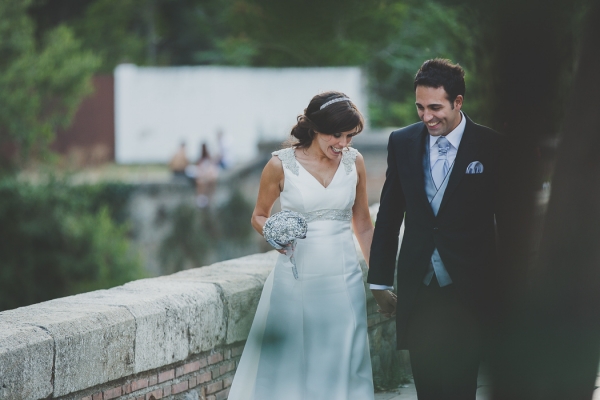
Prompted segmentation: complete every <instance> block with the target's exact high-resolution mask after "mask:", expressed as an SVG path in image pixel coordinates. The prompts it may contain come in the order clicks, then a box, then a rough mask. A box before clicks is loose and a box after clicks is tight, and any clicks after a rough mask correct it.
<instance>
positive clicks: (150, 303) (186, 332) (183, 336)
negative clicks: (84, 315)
mask: <svg viewBox="0 0 600 400" xmlns="http://www.w3.org/2000/svg"><path fill="white" fill-rule="evenodd" d="M77 297H78V299H77V301H79V302H85V303H90V304H104V305H111V306H119V307H121V308H123V309H126V310H128V311H129V312H130V313H131V315H133V317H134V318H135V322H136V332H135V335H136V336H135V337H136V340H135V366H134V372H135V373H138V372H142V371H148V370H151V369H155V368H159V367H162V366H164V365H169V364H173V363H174V362H177V361H182V360H185V359H186V358H187V357H188V356H189V354H190V347H191V346H190V343H194V344H195V345H194V348H198V349H200V350H199V351H196V352H200V351H205V350H208V349H211V348H213V347H215V346H217V345H219V344H221V343H222V342H223V341H224V338H225V323H226V320H225V316H224V306H223V301H222V299H221V295H220V293H219V290H218V289H217V287H216V286H215V285H214V284H211V283H199V282H179V281H169V280H165V279H161V278H153V279H141V280H138V281H134V282H130V283H128V284H126V285H124V286H120V287H116V288H113V289H109V290H99V291H95V292H90V293H86V294H84V295H81V296H77ZM62 300H63V301H70V298H65V299H62ZM196 343H198V345H196Z"/></svg>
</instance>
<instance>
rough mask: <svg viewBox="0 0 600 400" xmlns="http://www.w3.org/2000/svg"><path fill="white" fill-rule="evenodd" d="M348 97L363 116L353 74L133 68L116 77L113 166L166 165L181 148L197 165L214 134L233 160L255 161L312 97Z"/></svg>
mask: <svg viewBox="0 0 600 400" xmlns="http://www.w3.org/2000/svg"><path fill="white" fill-rule="evenodd" d="M328 90H337V91H341V92H344V93H346V94H347V95H348V96H349V97H350V98H351V99H352V100H353V102H354V103H355V104H356V105H357V106H358V107H359V109H360V110H361V112H363V114H365V117H366V111H367V97H366V93H365V90H364V81H363V77H362V73H361V70H360V69H359V68H358V67H335V68H238V67H206V66H198V67H165V68H156V67H136V66H134V65H131V64H123V65H119V66H118V67H117V68H116V70H115V136H116V138H115V147H116V149H115V152H116V161H117V162H118V163H124V164H129V163H165V162H168V160H169V159H170V157H171V156H172V155H173V153H174V152H175V151H176V150H177V148H178V146H179V142H181V141H182V140H185V141H186V143H187V149H188V156H189V157H190V160H192V161H195V160H196V159H197V158H198V156H199V148H200V144H201V143H202V142H204V141H206V142H207V143H208V145H209V150H210V151H211V154H216V153H217V152H218V151H217V150H218V149H217V141H216V132H217V131H218V130H219V129H221V130H222V131H223V132H224V133H225V136H226V137H227V138H228V141H229V142H230V144H231V151H232V153H233V158H234V159H236V160H237V161H238V162H239V161H246V160H249V159H251V158H252V157H254V156H255V155H256V152H257V147H256V145H257V143H258V142H259V141H260V140H261V139H275V140H281V141H284V140H286V139H287V138H288V135H289V132H290V129H291V127H292V126H293V125H294V124H295V122H296V117H297V115H298V114H301V113H302V112H303V110H304V108H305V107H306V106H307V105H308V102H309V101H310V99H311V98H312V96H314V95H315V94H317V93H320V92H324V91H328Z"/></svg>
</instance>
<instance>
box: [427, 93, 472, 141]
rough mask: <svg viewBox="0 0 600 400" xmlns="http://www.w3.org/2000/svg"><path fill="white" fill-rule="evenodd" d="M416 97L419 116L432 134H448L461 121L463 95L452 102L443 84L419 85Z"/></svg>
mask: <svg viewBox="0 0 600 400" xmlns="http://www.w3.org/2000/svg"><path fill="white" fill-rule="evenodd" d="M416 97H417V99H416V105H417V112H418V113H419V118H420V119H421V121H423V122H424V123H425V126H426V127H427V130H428V131H429V134H430V135H431V136H440V135H441V136H446V135H447V134H449V133H450V132H452V131H453V130H454V128H456V127H457V126H458V124H459V123H460V109H461V108H462V101H463V97H462V96H460V95H458V96H457V97H456V99H455V100H454V102H452V103H451V102H450V100H448V93H446V91H445V90H444V87H443V86H441V87H439V88H432V87H428V86H417V90H416Z"/></svg>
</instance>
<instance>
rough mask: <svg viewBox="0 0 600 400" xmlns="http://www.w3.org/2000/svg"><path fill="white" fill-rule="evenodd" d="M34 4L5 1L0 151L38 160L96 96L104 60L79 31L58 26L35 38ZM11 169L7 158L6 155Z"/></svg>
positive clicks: (0, 7) (1, 11) (0, 21)
mask: <svg viewBox="0 0 600 400" xmlns="http://www.w3.org/2000/svg"><path fill="white" fill-rule="evenodd" d="M32 3H33V1H32V0H20V1H0V150H2V151H4V152H16V153H17V154H18V155H20V156H21V157H20V158H21V159H22V160H26V159H27V158H28V156H29V155H30V153H32V152H33V153H35V154H37V156H38V157H42V156H44V155H46V150H47V147H48V145H49V143H51V141H52V140H53V138H54V132H55V130H56V128H58V127H61V126H62V127H65V126H67V125H68V124H69V123H70V121H71V118H72V116H73V114H74V112H75V110H76V109H77V107H78V106H79V103H80V101H81V99H82V98H83V97H84V96H85V95H86V94H88V93H90V92H91V85H90V78H91V76H92V74H93V73H94V72H95V71H96V69H97V68H98V66H99V58H98V57H96V56H95V55H93V54H92V52H91V51H89V50H83V49H82V47H81V42H80V41H79V40H78V39H76V38H75V35H74V33H73V30H72V29H71V28H69V27H67V26H65V25H57V26H54V27H52V28H51V29H48V30H47V31H45V32H43V34H42V35H41V37H40V38H36V36H35V30H36V29H35V28H36V27H35V24H34V22H33V20H32V19H31V18H30V17H29V15H28V14H27V11H28V7H29V6H30V5H31V4H32ZM2 160H3V161H4V162H3V164H4V165H3V166H4V167H7V166H8V165H7V162H6V160H7V158H6V157H2Z"/></svg>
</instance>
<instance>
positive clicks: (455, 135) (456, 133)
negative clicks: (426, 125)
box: [429, 111, 467, 150]
mask: <svg viewBox="0 0 600 400" xmlns="http://www.w3.org/2000/svg"><path fill="white" fill-rule="evenodd" d="M466 125H467V119H466V118H465V114H463V112H462V111H461V112H460V123H459V124H458V126H457V127H456V128H454V130H453V131H452V132H450V133H449V134H447V135H446V139H448V141H449V142H450V144H451V145H452V146H453V147H454V148H455V149H457V150H458V145H459V144H460V140H461V139H462V136H463V133H465V126H466ZM438 137H439V136H431V135H429V147H433V146H434V145H435V142H436V141H437V140H438Z"/></svg>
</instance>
